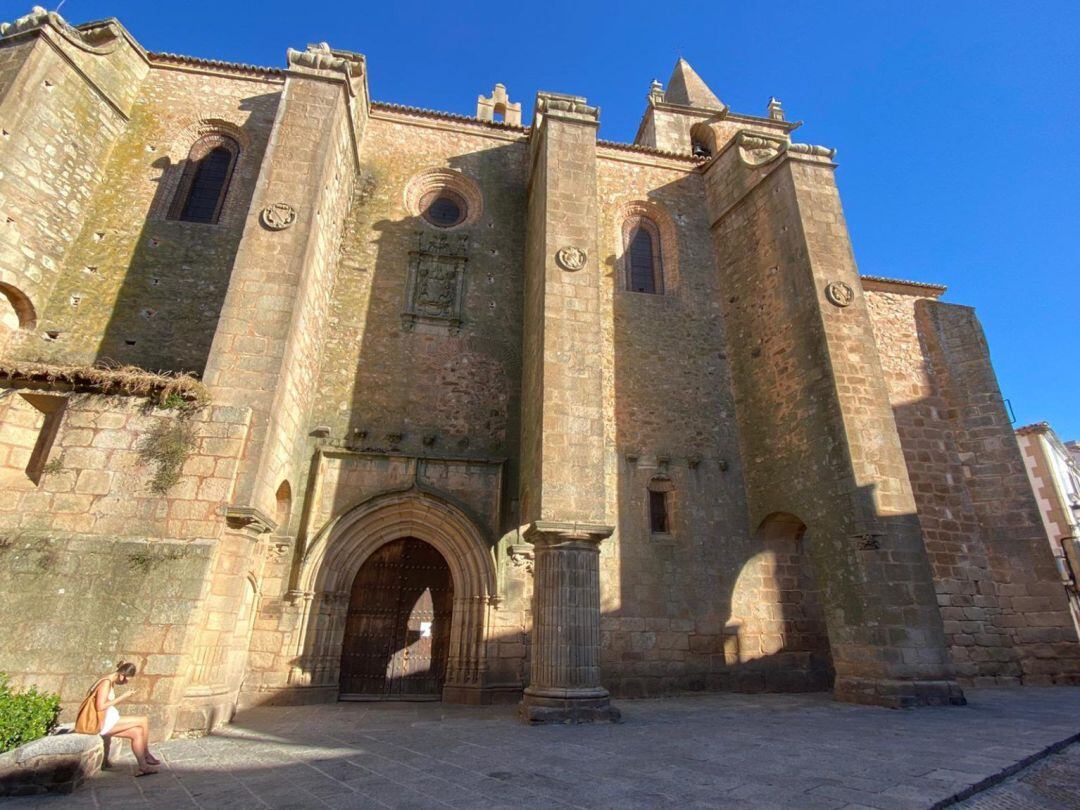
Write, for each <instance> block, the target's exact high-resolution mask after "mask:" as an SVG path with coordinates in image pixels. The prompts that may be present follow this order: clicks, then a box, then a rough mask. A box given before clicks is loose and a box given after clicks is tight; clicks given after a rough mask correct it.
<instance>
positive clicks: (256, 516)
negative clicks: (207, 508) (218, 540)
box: [225, 506, 277, 534]
mask: <svg viewBox="0 0 1080 810" xmlns="http://www.w3.org/2000/svg"><path fill="white" fill-rule="evenodd" d="M225 522H226V524H228V526H229V528H230V529H247V530H249V531H253V532H255V533H256V534H267V533H268V532H272V531H274V529H276V528H277V521H276V520H274V519H273V518H271V517H270V516H269V515H267V514H266V513H264V512H263V511H261V510H259V509H256V508H255V507H254V506H226V507H225Z"/></svg>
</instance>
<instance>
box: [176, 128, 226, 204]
mask: <svg viewBox="0 0 1080 810" xmlns="http://www.w3.org/2000/svg"><path fill="white" fill-rule="evenodd" d="M231 164H232V155H231V154H230V153H229V150H228V149H225V148H224V147H221V146H219V147H217V148H216V149H211V150H210V153H209V154H208V155H206V157H204V158H203V159H202V160H200V161H199V166H198V168H197V169H196V170H195V179H194V180H193V181H192V183H191V191H190V192H189V193H188V198H187V201H186V202H185V203H184V210H183V211H182V212H181V214H180V219H182V220H185V221H187V222H213V221H214V218H215V216H214V215H215V214H216V213H217V207H218V201H219V199H220V198H221V196H222V192H223V191H224V190H225V182H226V181H227V180H228V179H229V166H230V165H231Z"/></svg>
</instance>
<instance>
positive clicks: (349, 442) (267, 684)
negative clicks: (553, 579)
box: [249, 114, 527, 690]
mask: <svg viewBox="0 0 1080 810" xmlns="http://www.w3.org/2000/svg"><path fill="white" fill-rule="evenodd" d="M519 141H520V138H519V136H518V135H517V134H515V133H513V131H511V132H509V133H508V132H507V131H505V130H502V129H501V128H496V127H486V126H484V125H467V126H460V125H449V126H448V125H445V124H442V123H432V122H426V121H409V120H408V119H406V120H405V121H401V120H399V119H396V118H394V117H393V116H387V115H379V114H376V115H375V116H374V117H372V118H371V119H370V120H369V121H368V123H367V126H366V129H365V139H364V147H363V152H362V165H361V171H360V177H359V180H358V182H357V186H356V191H355V193H354V195H353V197H352V205H351V209H350V211H349V213H348V216H347V218H345V222H344V226H343V234H344V236H343V241H342V244H341V252H340V260H339V264H338V265H336V282H335V285H334V288H333V296H332V300H331V302H330V309H329V312H328V315H327V318H326V326H325V330H324V331H323V333H322V334H323V335H324V338H323V341H324V342H323V343H322V344H321V346H320V348H321V352H322V354H321V365H320V367H321V372H320V376H319V379H318V381H317V382H313V383H311V384H309V385H307V386H306V387H305V388H304V390H317V391H319V392H320V394H319V396H317V397H314V398H312V400H311V404H312V412H311V416H310V418H309V420H308V422H307V423H306V424H304V425H302V426H300V427H301V428H302V433H303V434H305V435H306V434H307V433H309V432H310V431H311V430H312V428H314V427H316V426H320V427H326V428H328V429H329V441H330V444H331V446H333V445H337V446H344V447H346V448H350V449H348V450H345V451H343V452H344V454H343V456H342V457H341V459H340V460H335V459H334V458H333V457H328V460H327V462H326V463H325V464H324V466H320V467H319V468H318V469H317V470H315V477H314V479H312V480H309V479H308V478H307V476H305V477H304V478H302V479H301V480H300V481H299V482H297V486H296V487H295V488H294V492H297V493H300V492H302V491H317V492H318V493H319V495H318V501H317V502H314V503H311V504H309V505H308V509H309V510H310V516H309V517H308V519H307V522H306V524H305V525H304V526H303V527H299V526H297V525H296V524H294V525H293V526H292V527H291V528H290V529H288V530H287V532H288V533H289V534H291V535H295V533H296V532H297V531H298V530H300V531H302V532H303V533H304V535H305V536H306V537H308V538H310V537H312V536H313V535H314V534H315V533H317V532H318V531H319V530H320V529H321V528H322V527H323V526H325V525H326V523H327V522H328V521H330V520H332V519H334V518H336V517H338V516H340V515H341V514H342V513H343V512H344V511H345V510H347V509H348V508H350V507H352V506H354V505H356V504H357V503H359V502H360V501H362V500H363V499H365V498H368V497H371V496H372V495H375V494H378V493H379V492H386V491H389V490H393V489H395V488H398V487H400V486H401V484H402V479H401V475H403V474H404V475H407V474H408V472H407V471H408V469H409V462H408V460H409V459H414V458H420V459H421V460H420V461H419V462H418V463H419V465H420V468H421V469H423V470H424V472H423V474H422V478H423V479H424V480H425V481H427V483H428V485H429V486H431V487H433V488H435V489H436V490H437V491H439V492H443V493H446V494H448V495H450V496H451V497H455V498H458V499H460V500H461V501H463V502H464V503H466V504H469V505H470V506H471V507H472V508H473V509H474V511H475V513H476V514H478V515H482V516H483V517H484V520H485V524H484V528H485V529H486V530H488V531H489V532H490V533H491V536H492V537H493V538H498V537H499V536H500V535H501V534H502V533H504V532H505V531H507V529H508V527H507V526H506V525H504V522H505V517H504V511H505V508H504V506H503V498H504V493H503V490H502V489H501V488H500V487H502V488H506V489H507V491H510V492H512V491H513V490H511V489H509V488H508V487H507V485H506V484H505V482H503V479H502V476H496V477H491V476H489V475H486V474H480V473H477V474H476V475H474V474H472V473H470V472H468V471H469V470H471V469H472V468H473V467H475V468H476V470H482V469H488V468H489V467H490V465H491V464H496V467H497V468H499V467H501V463H496V462H498V460H499V459H502V458H506V457H510V458H513V457H514V455H515V454H516V451H515V448H516V444H517V429H516V425H517V420H518V418H519V417H518V414H517V407H518V399H519V395H518V393H517V391H518V386H519V376H518V375H519V372H518V368H519V364H520V362H521V361H520V356H521V355H520V352H521V349H520V331H519V330H520V317H521V316H520V303H519V300H520V271H519V270H518V269H517V268H518V267H519V266H520V262H521V250H522V240H521V239H520V236H519V230H518V228H517V227H516V222H517V221H518V220H519V219H520V217H521V215H522V208H523V201H522V193H523V188H522V186H523V182H524V178H523V173H524V170H523V165H522V159H523V154H524V149H523V146H522V145H521V144H520V143H519ZM435 168H451V169H453V170H456V171H460V172H462V173H463V174H464V175H466V176H467V177H469V178H471V179H472V180H473V181H474V182H476V183H477V185H478V186H479V188H480V190H481V193H482V195H483V205H484V215H483V216H482V217H481V218H480V219H479V221H478V222H476V223H475V224H473V225H466V226H463V229H467V231H466V232H467V233H468V235H469V247H468V256H467V259H468V261H467V264H466V270H465V283H464V299H463V302H462V313H463V324H462V326H461V328H460V331H459V332H458V333H457V334H452V333H451V332H450V330H449V329H447V328H440V327H434V328H426V327H425V326H423V325H421V326H418V327H417V328H415V329H413V330H409V329H406V327H405V326H404V324H403V321H402V317H401V316H402V313H403V312H404V311H405V305H406V303H405V302H406V287H407V280H408V274H409V253H410V251H415V250H416V246H417V232H418V231H424V232H426V233H434V232H436V231H435V229H434V228H432V227H431V226H430V225H428V224H426V223H423V222H421V221H420V219H419V217H416V216H414V215H413V214H412V213H411V212H410V211H409V209H408V208H407V207H406V204H405V188H406V186H407V184H408V183H409V181H410V180H411V179H412V178H414V177H415V176H417V175H418V174H420V173H422V172H424V171H427V170H429V169H435ZM458 230H462V229H458ZM452 233H453V232H452ZM315 446H316V443H315V441H314V440H309V441H308V443H307V444H306V448H307V450H308V451H309V452H313V451H314V449H315ZM353 450H355V451H360V452H361V453H362V455H361V456H357V457H355V458H357V459H363V458H369V457H370V458H371V459H372V460H371V462H370V463H367V464H364V465H362V469H356V470H355V471H352V470H353V468H354V466H355V464H354V462H352V461H351V460H352V459H353V458H354V457H353V456H352V455H351V453H352V451H353ZM383 453H385V454H386V455H385V459H383V460H381V461H380V460H378V459H379V454H383ZM424 458H429V459H430V461H424V460H423V459H424ZM403 463H404V464H405V467H400V465H401V464H403ZM413 463H416V462H413ZM339 464H340V465H341V467H340V470H339V468H338V465H339ZM403 470H404V472H403ZM440 470H447V471H449V472H447V475H448V476H449V477H446V476H444V475H442V474H439V473H438V471H440ZM463 481H464V482H466V483H464V484H463V483H462V482H463ZM511 497H512V496H511ZM301 511H302V510H301V509H300V508H299V505H298V508H296V509H295V510H294V515H296V516H299V514H300V513H301ZM283 539H284V538H283ZM288 542H290V543H291V542H292V541H291V540H289V541H288ZM502 559H503V565H504V569H503V570H505V571H507V572H508V576H515V577H517V578H518V579H522V578H524V572H523V571H521V570H520V569H515V570H514V572H513V574H512V575H511V574H510V573H509V567H508V566H509V563H508V562H507V560H506V558H505V557H503V558H502ZM292 564H293V561H292V559H291V557H287V556H280V555H279V556H276V557H271V558H270V559H268V561H267V567H266V570H265V573H264V579H263V582H264V586H263V600H262V608H261V610H260V612H259V616H258V618H257V621H256V629H255V634H254V636H253V643H252V653H251V661H252V667H253V672H252V674H251V679H250V682H249V688H250V689H252V690H258V689H263V690H266V689H273V688H275V687H284V686H285V685H286V684H285V679H286V676H287V675H288V668H289V667H288V665H289V664H290V663H291V661H290V655H291V653H290V651H291V649H292V645H293V643H294V641H295V639H294V637H293V635H292V634H293V633H294V632H295V631H296V630H298V628H296V626H295V620H296V614H295V611H293V610H292V608H291V607H290V606H289V604H288V603H286V602H285V601H284V595H285V591H286V590H287V589H288V588H289V587H290V572H291V567H292ZM518 592H519V596H518V598H517V599H511V600H509V602H507V603H504V604H503V605H501V606H500V610H499V611H498V612H499V617H497V619H496V620H495V624H496V625H497V626H498V627H499V628H501V629H499V630H497V631H495V632H494V633H493V637H492V641H491V656H492V659H493V660H492V662H491V666H492V670H491V673H492V674H491V677H492V679H494V680H498V681H507V680H509V681H510V682H511V683H513V682H514V681H515V680H516V682H517V683H518V684H520V682H521V672H522V669H523V666H524V664H523V661H524V655H525V650H524V643H523V642H524V639H523V631H524V627H523V623H524V618H523V611H524V604H525V602H526V601H527V600H526V597H525V595H524V594H523V593H522V588H521V587H520V583H519V587H518ZM502 660H505V663H499V661H502Z"/></svg>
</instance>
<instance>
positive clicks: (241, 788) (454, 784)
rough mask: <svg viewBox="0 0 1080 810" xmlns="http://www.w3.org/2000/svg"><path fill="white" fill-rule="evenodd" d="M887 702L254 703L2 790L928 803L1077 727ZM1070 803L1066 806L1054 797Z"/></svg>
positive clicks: (997, 694) (138, 802)
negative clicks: (598, 714)
mask: <svg viewBox="0 0 1080 810" xmlns="http://www.w3.org/2000/svg"><path fill="white" fill-rule="evenodd" d="M968 696H969V698H970V704H969V705H968V706H965V707H949V708H924V709H914V710H889V709H879V708H874V707H865V706H852V705H848V704H841V703H837V702H835V701H833V700H831V699H830V698H829V697H828V696H827V695H824V694H800V695H775V694H761V695H742V694H710V695H695V696H692V697H678V698H669V699H662V700H640V701H624V702H622V703H621V708H622V709H623V714H624V716H625V718H626V721H625V722H624V723H622V724H620V725H611V724H604V725H594V726H577V727H574V726H543V727H527V726H523V725H521V724H519V723H518V722H517V720H516V718H515V714H514V709H513V707H508V706H498V707H484V708H469V707H462V706H450V705H443V704H437V703H435V704H433V703H336V704H328V705H322V706H295V707H279V708H260V709H253V710H251V711H248V712H245V713H243V714H241V715H240V716H239V717H238V719H237V722H235V723H234V724H233V725H231V726H229V727H228V728H227V729H225V730H223V731H222V732H221V733H218V734H215V735H213V736H210V737H204V738H201V739H195V740H171V741H169V742H167V743H162V744H161V745H160V746H158V753H159V755H160V756H162V758H163V759H164V760H165V761H166V766H165V767H163V768H162V772H161V773H160V774H158V775H156V776H152V777H144V778H141V779H135V778H133V777H132V773H133V762H132V760H131V759H130V754H129V753H128V752H127V750H126V749H125V751H124V752H123V754H122V755H121V756H118V757H115V760H116V766H115V768H114V770H112V771H110V772H108V773H105V774H102V775H101V776H100V777H98V778H97V779H95V780H93V781H92V782H91V783H89V784H88V785H87V786H86V787H84V788H83V789H82V790H80V791H79V792H78V793H77V794H75V795H74V796H69V797H56V798H51V797H50V798H44V799H40V798H39V799H20V800H17V801H14V802H11V803H10V805H9V806H11V807H44V806H48V805H51V804H53V803H63V807H65V808H78V807H106V806H108V807H128V806H152V807H170V808H172V807H208V808H209V807H214V808H219V807H229V808H243V807H273V808H286V807H341V808H345V807H384V806H385V807H398V808H427V807H468V808H490V807H515V808H520V807H562V806H567V807H589V808H607V807H610V808H615V807H618V808H633V807H668V806H671V807H674V806H676V805H677V806H680V807H715V806H717V805H718V804H722V805H723V806H724V807H732V808H743V807H746V808H754V807H758V808H760V807H776V806H790V807H799V808H845V807H847V808H853V807H864V808H865V807H876V808H883V810H884V809H885V808H888V810H903V808H926V807H930V806H932V805H935V804H937V803H938V802H942V801H945V800H948V799H949V798H951V797H954V796H957V795H958V794H960V793H962V792H963V791H964V790H967V789H968V788H970V787H971V786H972V785H975V784H978V783H980V782H982V781H983V780H984V779H986V778H988V777H990V776H992V775H994V774H998V773H1000V772H1001V771H1003V770H1005V769H1007V768H1010V767H1012V766H1014V765H1015V764H1016V763H1017V762H1020V761H1022V760H1023V759H1025V758H1026V757H1030V756H1032V755H1034V754H1037V753H1039V752H1041V751H1043V750H1045V749H1046V748H1047V747H1048V746H1051V745H1053V744H1055V743H1058V742H1060V741H1061V740H1064V739H1066V738H1069V737H1071V736H1074V735H1076V734H1077V732H1080V719H1078V718H1080V688H1076V687H1057V688H1026V689H1013V690H969V691H968ZM1066 806H1068V805H1066Z"/></svg>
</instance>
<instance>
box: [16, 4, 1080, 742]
mask: <svg viewBox="0 0 1080 810" xmlns="http://www.w3.org/2000/svg"><path fill="white" fill-rule="evenodd" d="M598 127H599V110H598V109H597V107H595V106H593V105H592V104H590V103H589V102H588V101H587V100H586V99H584V98H581V97H576V96H571V95H563V94H557V93H540V94H538V96H537V98H536V99H535V103H534V106H533V115H532V121H531V124H530V125H529V126H523V125H522V114H521V106H520V104H515V103H514V102H512V101H511V100H510V97H508V95H507V93H506V89H505V88H504V87H502V86H501V85H497V86H496V88H495V89H494V91H493V92H492V93H491V94H490V95H482V96H480V97H479V99H478V102H477V115H476V116H475V117H468V116H461V115H455V114H449V113H442V112H434V111H429V110H422V109H416V108H411V107H405V106H400V105H397V104H387V103H379V102H374V101H372V100H371V98H370V96H369V91H368V68H367V64H366V62H365V60H364V57H363V56H361V55H359V54H356V53H351V52H348V51H339V50H335V49H332V48H329V47H328V46H326V45H317V46H308V48H307V49H305V50H299V51H297V50H289V51H288V54H287V62H286V66H285V67H284V68H281V69H278V68H268V67H256V66H250V65H240V64H234V63H229V62H223V61H213V60H204V59H196V58H191V57H185V56H177V55H173V54H165V53H151V52H147V51H146V50H145V49H144V48H142V47H141V46H140V45H139V43H138V42H137V41H135V40H134V39H133V38H132V37H131V35H130V34H129V33H128V32H127V31H126V30H125V29H124V28H123V26H122V25H121V24H120V23H119V22H117V21H115V20H106V21H102V22H94V23H88V24H85V25H80V26H77V27H75V26H71V25H69V24H68V23H66V22H65V21H64V20H62V19H61V18H60V17H59V16H58V15H56V14H55V13H47V12H45V11H43V10H41V9H35V10H34V11H33V12H31V13H30V14H29V15H27V16H26V17H23V18H21V19H19V20H17V21H15V22H13V23H11V24H6V25H4V26H0V130H2V132H0V293H2V295H0V316H2V321H0V385H2V392H0V486H2V497H0V593H2V595H3V599H2V600H0V619H2V621H0V627H2V628H3V630H2V631H0V671H4V672H8V673H10V674H11V675H12V677H13V679H14V680H15V681H16V683H23V684H30V683H36V684H38V685H39V686H41V687H43V688H46V689H54V690H58V691H60V692H61V694H62V696H63V698H64V700H65V705H66V706H67V707H69V708H70V707H72V706H73V705H75V703H76V702H77V701H78V699H79V698H80V697H81V694H82V693H83V691H84V690H85V689H86V688H87V686H88V685H89V683H91V682H92V680H93V678H94V677H95V675H97V674H98V673H100V672H102V671H106V670H107V669H108V668H109V667H110V665H111V664H112V663H113V662H115V661H116V660H117V659H119V658H124V659H126V660H131V661H134V662H135V663H136V664H138V666H139V668H140V673H141V674H140V679H139V681H140V684H141V691H142V694H141V695H140V697H139V699H140V700H141V701H142V704H141V706H140V708H141V709H142V710H145V711H146V712H148V713H149V714H150V715H151V716H152V719H153V723H154V726H155V729H156V730H157V732H158V733H160V734H166V735H167V734H174V733H187V732H201V731H205V730H207V729H209V728H212V727H213V726H215V725H217V724H219V723H221V722H225V721H227V719H228V718H229V717H230V716H231V715H232V712H233V711H234V710H235V707H236V706H238V705H239V706H241V707H243V706H250V705H257V704H265V703H286V702H310V701H332V700H337V699H339V697H341V696H344V697H366V698H408V699H419V698H441V699H443V700H445V701H452V702H461V703H473V704H483V703H489V702H494V701H507V702H509V701H520V703H521V712H522V715H523V717H524V718H526V719H530V720H537V721H542V720H552V719H554V720H565V719H577V720H584V719H598V718H599V719H602V718H611V717H613V716H614V715H615V714H616V713H617V712H616V710H615V709H614V708H613V706H612V703H611V699H612V696H613V697H614V698H615V699H616V702H617V701H618V698H631V697H637V696H651V695H660V694H668V693H673V692H683V691H692V690H724V689H728V690H759V691H783V690H820V689H832V690H833V691H834V693H835V694H836V696H837V697H838V698H839V699H842V700H848V701H854V702H862V703H873V704H880V705H889V706H909V705H918V704H926V703H931V704H940V703H959V702H962V701H963V687H964V686H966V685H986V684H1020V683H1061V682H1067V683H1076V682H1078V681H1080V644H1078V642H1077V638H1076V632H1075V630H1074V627H1073V624H1072V621H1071V619H1070V615H1069V606H1068V602H1067V598H1066V594H1065V592H1064V589H1063V588H1062V585H1061V583H1060V578H1059V576H1058V573H1057V571H1056V568H1055V565H1054V561H1053V559H1052V557H1051V555H1050V554H1049V552H1048V550H1047V542H1046V538H1045V534H1044V530H1043V528H1042V526H1041V523H1040V518H1039V512H1038V508H1037V504H1036V503H1035V500H1034V498H1033V495H1032V492H1031V489H1030V487H1029V486H1028V484H1027V479H1026V474H1025V469H1024V464H1023V461H1022V459H1021V456H1020V453H1019V451H1018V448H1017V443H1016V439H1015V438H1014V436H1013V433H1012V430H1011V425H1010V423H1009V419H1008V417H1007V415H1006V411H1005V408H1004V406H1003V403H1002V400H1001V394H1000V391H999V389H998V385H997V381H996V379H995V376H994V372H993V369H992V367H991V365H990V361H989V354H988V350H987V346H986V343H985V340H984V338H983V335H982V331H981V328H980V326H979V324H978V321H977V320H976V318H975V315H974V313H973V312H972V310H971V309H970V308H967V307H963V306H959V305H955V304H949V303H944V302H942V301H941V300H940V296H941V295H942V293H943V292H944V288H943V287H938V286H933V285H927V284H920V283H913V282H907V281H899V280H892V279H884V278H877V277H872V276H861V275H860V274H859V272H858V270H857V268H856V265H855V261H854V258H853V254H852V249H851V245H850V242H849V239H848V235H847V231H846V228H845V224H844V217H843V214H842V211H841V207H840V199H839V195H838V191H837V186H836V182H835V170H836V164H835V163H834V160H833V158H834V151H833V150H832V149H829V148H825V147H821V146H812V145H807V144H804V143H799V142H798V141H796V140H793V138H792V135H793V133H794V132H795V131H796V130H797V128H798V124H797V123H793V122H790V121H788V120H787V118H786V115H785V113H784V110H783V108H782V107H781V105H780V103H779V102H778V101H776V100H773V101H771V102H770V103H769V105H768V107H767V109H766V110H765V111H764V112H763V114H762V115H748V114H743V113H737V112H735V111H733V110H731V109H729V108H728V107H727V105H725V104H724V103H723V102H722V101H721V100H720V99H719V98H718V97H717V96H716V95H715V94H714V93H713V92H712V91H711V90H710V89H709V88H708V87H707V86H706V85H705V83H704V82H703V81H702V80H701V79H700V78H699V77H698V76H697V74H695V73H694V71H693V70H692V68H690V66H689V65H688V64H686V63H685V62H684V61H682V60H680V61H679V63H678V64H677V65H676V67H675V70H674V73H673V74H672V76H671V79H670V80H669V82H668V84H667V86H666V87H664V86H661V85H659V84H658V83H654V85H653V87H652V89H651V90H650V91H649V93H648V96H647V100H646V107H645V113H644V116H643V119H642V123H641V127H640V129H639V131H638V134H637V137H636V138H635V141H634V143H632V144H624V143H613V142H608V141H604V140H600V139H598V136H597V132H598ZM183 372H189V373H191V374H193V375H194V376H195V377H196V378H197V379H198V382H196V381H195V380H194V379H192V378H190V377H185V378H179V377H177V376H176V375H178V374H181V373H183ZM622 706H623V710H624V711H625V710H626V706H627V704H625V703H624V704H622Z"/></svg>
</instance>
